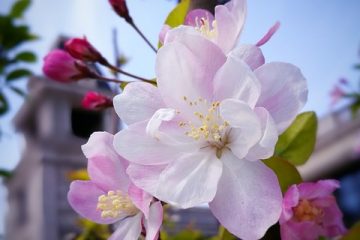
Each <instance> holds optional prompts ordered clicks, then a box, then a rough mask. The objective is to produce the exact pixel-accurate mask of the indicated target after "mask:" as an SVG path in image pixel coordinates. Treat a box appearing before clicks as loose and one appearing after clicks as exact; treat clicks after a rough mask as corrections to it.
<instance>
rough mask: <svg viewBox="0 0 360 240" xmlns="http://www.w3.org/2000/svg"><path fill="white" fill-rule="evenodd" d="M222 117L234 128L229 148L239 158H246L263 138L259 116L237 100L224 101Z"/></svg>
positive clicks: (221, 105)
mask: <svg viewBox="0 0 360 240" xmlns="http://www.w3.org/2000/svg"><path fill="white" fill-rule="evenodd" d="M220 115H221V117H222V118H223V119H224V120H226V121H227V122H229V124H230V126H231V127H232V128H231V132H230V134H229V144H228V147H229V148H230V149H231V151H232V152H233V153H234V154H235V155H236V156H237V157H238V158H240V159H242V158H244V157H245V156H246V155H247V154H248V152H249V150H250V148H252V147H253V146H254V145H255V144H256V143H257V142H259V140H260V138H261V123H260V120H259V118H258V116H257V115H256V114H255V113H254V111H253V110H252V109H251V108H250V107H249V106H248V105H247V104H246V103H244V102H242V101H239V100H236V99H226V100H224V101H222V102H221V104H220Z"/></svg>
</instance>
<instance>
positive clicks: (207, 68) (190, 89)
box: [156, 32, 225, 116]
mask: <svg viewBox="0 0 360 240" xmlns="http://www.w3.org/2000/svg"><path fill="white" fill-rule="evenodd" d="M168 35H170V32H169V33H168ZM224 62H225V55H224V54H223V53H222V51H221V50H220V49H219V48H218V47H217V46H216V45H215V44H214V43H212V42H211V41H209V40H207V39H205V38H203V37H201V36H199V35H193V34H184V35H182V36H178V37H177V40H176V41H173V42H169V43H167V44H165V45H164V46H163V47H162V48H161V49H160V50H159V52H158V56H157V62H156V73H157V82H158V88H159V91H160V93H161V95H162V97H163V99H164V102H165V103H166V105H167V106H168V107H172V108H174V109H177V110H179V111H180V112H182V114H186V113H187V112H188V111H189V110H191V108H189V104H188V102H186V101H184V97H186V98H187V99H188V100H189V101H194V100H197V99H198V98H199V97H202V98H204V99H207V100H211V99H212V94H213V84H212V82H213V78H214V75H215V73H216V71H217V70H218V68H219V67H220V66H221V65H222V64H223V63H224ZM188 115H190V116H193V111H191V112H189V114H188Z"/></svg>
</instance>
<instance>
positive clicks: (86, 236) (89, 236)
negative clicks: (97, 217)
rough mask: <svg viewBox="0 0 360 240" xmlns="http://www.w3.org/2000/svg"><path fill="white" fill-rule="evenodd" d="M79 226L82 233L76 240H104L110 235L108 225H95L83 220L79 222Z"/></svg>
mask: <svg viewBox="0 0 360 240" xmlns="http://www.w3.org/2000/svg"><path fill="white" fill-rule="evenodd" d="M79 225H80V227H81V229H82V233H81V234H80V235H78V236H77V237H76V240H106V239H108V238H109V237H110V235H111V233H110V229H109V225H104V224H97V223H94V222H91V221H89V220H87V219H83V218H82V219H80V220H79Z"/></svg>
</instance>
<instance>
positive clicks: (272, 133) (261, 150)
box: [246, 107, 278, 160]
mask: <svg viewBox="0 0 360 240" xmlns="http://www.w3.org/2000/svg"><path fill="white" fill-rule="evenodd" d="M254 111H255V113H256V114H257V116H258V118H259V119H260V124H261V132H262V133H261V135H262V137H261V139H260V141H259V142H258V143H257V144H256V145H255V146H254V147H252V148H251V149H250V150H249V153H248V154H247V155H246V159H248V160H259V159H267V158H269V157H271V156H272V155H273V154H274V149H275V145H276V142H277V140H278V131H277V128H276V125H275V123H274V120H273V119H272V117H271V116H270V114H269V112H268V111H267V110H266V109H265V108H261V107H257V108H255V110H254Z"/></svg>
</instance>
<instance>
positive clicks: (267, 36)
mask: <svg viewBox="0 0 360 240" xmlns="http://www.w3.org/2000/svg"><path fill="white" fill-rule="evenodd" d="M279 28H280V22H276V23H275V24H274V26H272V27H271V28H270V29H269V31H268V32H267V33H266V34H265V36H263V37H262V38H261V39H260V41H259V42H258V43H257V44H256V46H257V47H261V46H262V45H264V44H265V43H267V42H268V41H269V40H270V39H271V38H272V36H273V35H274V34H275V33H276V32H277V30H279Z"/></svg>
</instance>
